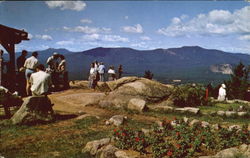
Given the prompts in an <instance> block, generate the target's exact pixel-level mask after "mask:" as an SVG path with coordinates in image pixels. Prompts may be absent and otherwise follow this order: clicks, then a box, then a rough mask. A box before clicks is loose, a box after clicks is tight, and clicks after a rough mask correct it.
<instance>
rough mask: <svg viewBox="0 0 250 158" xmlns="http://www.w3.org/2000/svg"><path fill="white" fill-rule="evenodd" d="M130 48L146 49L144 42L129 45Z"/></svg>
mask: <svg viewBox="0 0 250 158" xmlns="http://www.w3.org/2000/svg"><path fill="white" fill-rule="evenodd" d="M131 47H136V48H144V49H145V48H148V46H147V45H146V43H145V42H139V43H133V44H131Z"/></svg>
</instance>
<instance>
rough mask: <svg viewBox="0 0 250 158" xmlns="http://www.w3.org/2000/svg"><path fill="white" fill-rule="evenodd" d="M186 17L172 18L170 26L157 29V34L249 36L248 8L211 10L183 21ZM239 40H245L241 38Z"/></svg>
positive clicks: (249, 16) (249, 15) (174, 35)
mask: <svg viewBox="0 0 250 158" xmlns="http://www.w3.org/2000/svg"><path fill="white" fill-rule="evenodd" d="M184 19H186V17H183V16H181V17H174V18H173V19H172V21H171V24H170V25H169V26H167V27H165V28H160V29H158V31H157V32H158V33H159V34H163V35H166V36H173V37H176V36H187V35H190V34H192V35H193V34H198V35H230V34H238V35H240V36H241V35H242V34H246V35H250V23H249V19H250V6H246V7H244V8H242V9H239V10H236V11H234V12H232V13H231V12H230V11H227V10H212V11H210V12H209V13H207V14H199V15H197V16H196V17H194V18H192V19H190V20H188V21H185V20H184ZM241 39H246V38H244V37H241Z"/></svg>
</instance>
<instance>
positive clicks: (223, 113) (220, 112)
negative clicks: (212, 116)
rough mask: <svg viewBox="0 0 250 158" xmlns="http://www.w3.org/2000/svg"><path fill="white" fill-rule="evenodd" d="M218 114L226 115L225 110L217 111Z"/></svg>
mask: <svg viewBox="0 0 250 158" xmlns="http://www.w3.org/2000/svg"><path fill="white" fill-rule="evenodd" d="M217 115H219V116H224V115H225V111H217Z"/></svg>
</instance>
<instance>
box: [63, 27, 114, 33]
mask: <svg viewBox="0 0 250 158" xmlns="http://www.w3.org/2000/svg"><path fill="white" fill-rule="evenodd" d="M63 30H65V31H69V32H81V33H86V34H95V33H110V32H111V29H110V28H105V27H104V28H97V27H89V26H76V27H73V28H70V27H66V26H64V27H63Z"/></svg>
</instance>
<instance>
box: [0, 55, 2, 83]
mask: <svg viewBox="0 0 250 158" xmlns="http://www.w3.org/2000/svg"><path fill="white" fill-rule="evenodd" d="M2 53H3V52H2V50H0V86H2V77H3V72H2V69H3V68H2V63H3V57H2V55H3V54H2Z"/></svg>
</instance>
